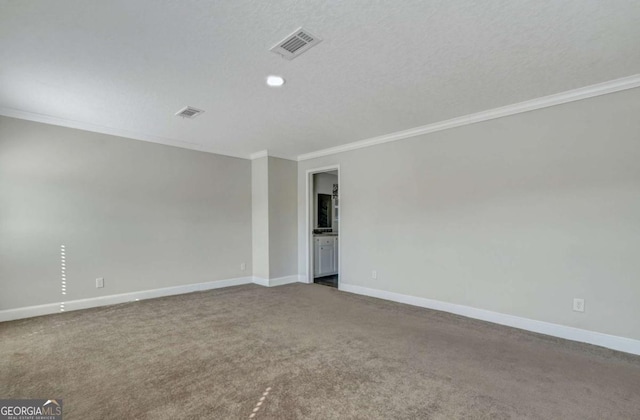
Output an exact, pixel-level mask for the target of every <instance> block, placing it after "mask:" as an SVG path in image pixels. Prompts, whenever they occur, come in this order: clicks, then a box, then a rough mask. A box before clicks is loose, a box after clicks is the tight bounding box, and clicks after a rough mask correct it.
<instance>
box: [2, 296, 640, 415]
mask: <svg viewBox="0 0 640 420" xmlns="http://www.w3.org/2000/svg"><path fill="white" fill-rule="evenodd" d="M0 339H1V341H0V398H9V397H11V398H62V399H63V401H64V412H65V419H83V420H84V419H154V420H155V419H251V418H252V419H489V418H491V419H508V418H533V419H605V418H610V419H633V418H635V419H637V418H640V357H636V356H631V355H627V354H624V353H619V352H615V351H611V350H607V349H603V348H600V347H595V346H590V345H586V344H580V343H575V342H570V341H565V340H561V339H556V338H552V337H547V336H543V335H538V334H533V333H528V332H525V331H520V330H517V329H512V328H508V327H503V326H499V325H495V324H490V323H486V322H482V321H476V320H472V319H467V318H463V317H459V316H455V315H451V314H447V313H442V312H437V311H431V310H427V309H421V308H415V307H411V306H407V305H402V304H397V303H393V302H387V301H383V300H378V299H373V298H367V297H362V296H357V295H353V294H348V293H344V292H340V291H338V290H336V289H332V288H329V287H324V286H320V285H303V284H291V285H286V286H280V287H275V288H264V287H261V286H255V285H246V286H238V287H231V288H225V289H217V290H212V291H207V292H199V293H191V294H187V295H180V296H171V297H166V298H160V299H153V300H146V301H140V302H135V303H129V304H122V305H115V306H109V307H102V308H95V309H88V310H83V311H77V312H67V313H62V314H57V315H49V316H43V317H38V318H31V319H25V320H18V321H11V322H5V323H0ZM263 397H264V398H263Z"/></svg>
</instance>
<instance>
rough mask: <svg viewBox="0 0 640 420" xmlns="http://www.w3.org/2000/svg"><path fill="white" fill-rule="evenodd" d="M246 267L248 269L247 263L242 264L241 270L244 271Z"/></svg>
mask: <svg viewBox="0 0 640 420" xmlns="http://www.w3.org/2000/svg"><path fill="white" fill-rule="evenodd" d="M246 269H247V264H245V263H242V264H240V270H242V271H244V270H246Z"/></svg>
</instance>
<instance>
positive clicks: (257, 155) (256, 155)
mask: <svg viewBox="0 0 640 420" xmlns="http://www.w3.org/2000/svg"><path fill="white" fill-rule="evenodd" d="M267 156H269V157H274V158H278V159H286V160H293V161H294V162H296V161H297V160H298V158H296V157H291V156H285V155H280V154H274V153H273V152H270V151H268V150H261V151H259V152H255V153H251V154H250V155H249V159H251V160H255V159H260V158H263V157H267Z"/></svg>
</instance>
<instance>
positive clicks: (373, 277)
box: [371, 270, 378, 280]
mask: <svg viewBox="0 0 640 420" xmlns="http://www.w3.org/2000/svg"><path fill="white" fill-rule="evenodd" d="M371 278H372V279H374V280H375V279H377V278H378V272H377V271H376V270H373V271H372V272H371Z"/></svg>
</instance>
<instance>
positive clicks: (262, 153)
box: [249, 150, 269, 160]
mask: <svg viewBox="0 0 640 420" xmlns="http://www.w3.org/2000/svg"><path fill="white" fill-rule="evenodd" d="M267 156H269V152H268V151H267V150H261V151H259V152H255V153H251V155H249V159H251V160H255V159H260V158H263V157H267Z"/></svg>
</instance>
